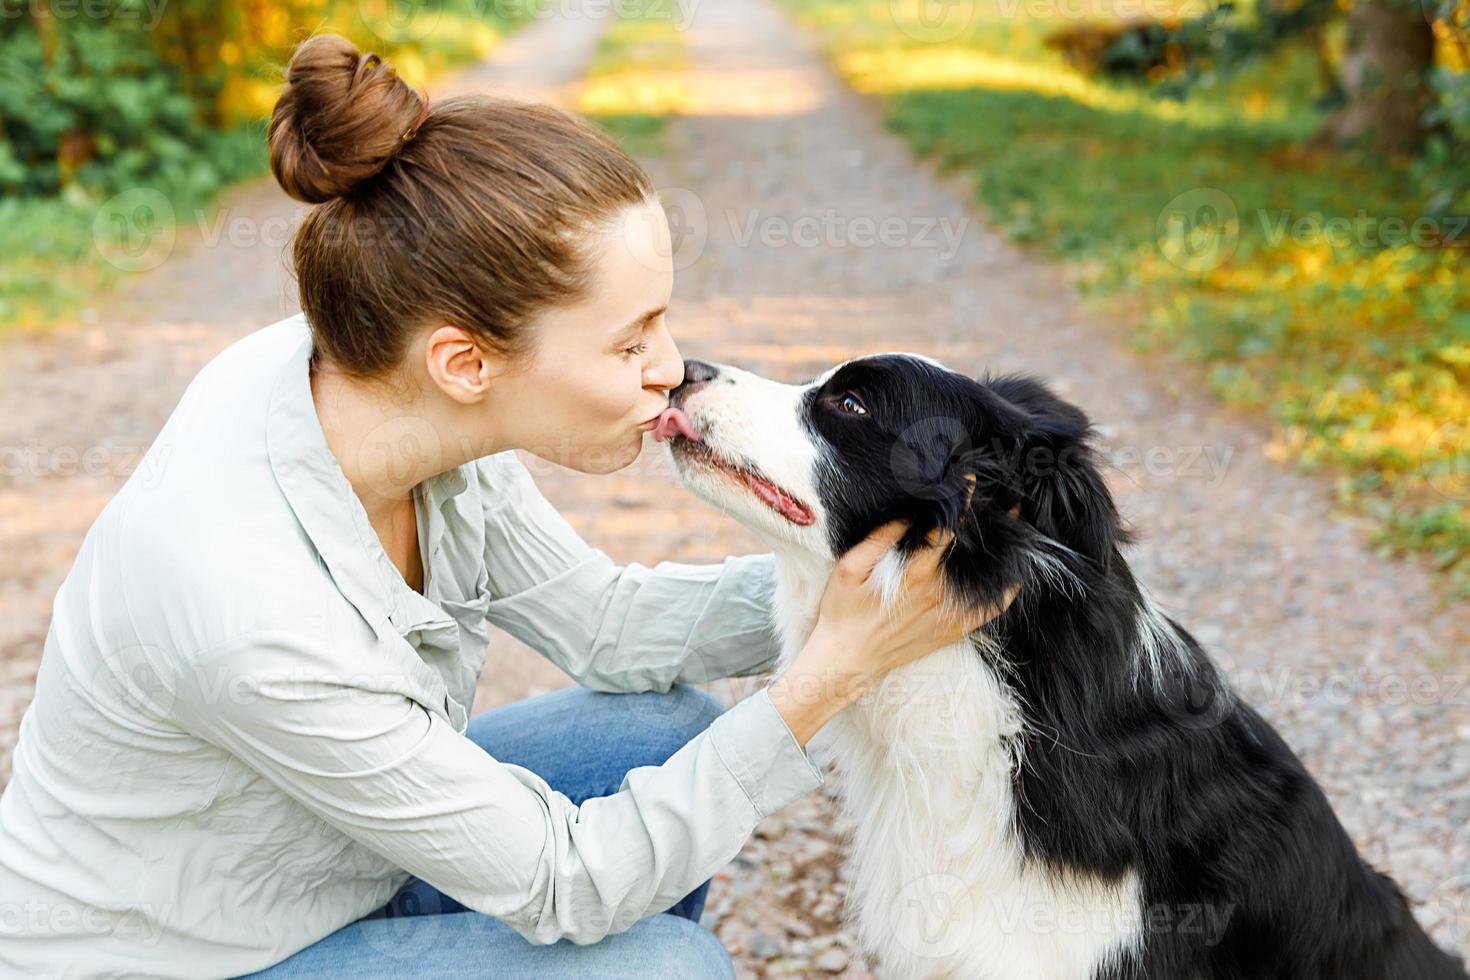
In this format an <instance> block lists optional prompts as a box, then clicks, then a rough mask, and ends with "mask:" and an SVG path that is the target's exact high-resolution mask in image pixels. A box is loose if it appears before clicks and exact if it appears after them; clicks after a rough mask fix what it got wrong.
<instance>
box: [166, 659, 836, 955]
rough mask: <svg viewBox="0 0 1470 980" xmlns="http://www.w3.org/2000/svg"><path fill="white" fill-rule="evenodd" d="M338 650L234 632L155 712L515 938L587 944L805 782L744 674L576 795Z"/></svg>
mask: <svg viewBox="0 0 1470 980" xmlns="http://www.w3.org/2000/svg"><path fill="white" fill-rule="evenodd" d="M368 654H369V651H364V654H363V658H357V659H356V660H355V662H356V663H357V664H359V665H361V664H362V663H365V662H369V661H367V660H366V657H367V656H368ZM342 655H343V651H341V650H333V649H330V648H329V645H328V644H327V642H326V641H322V640H317V639H315V638H312V637H310V636H305V635H301V634H299V633H297V632H294V631H293V632H287V631H280V630H269V631H258V632H253V633H250V634H248V635H246V636H245V637H243V638H241V639H240V640H238V641H236V642H233V643H231V644H229V645H227V646H224V647H221V648H218V649H215V650H211V651H208V652H206V653H203V654H199V655H196V656H194V657H193V658H191V659H190V660H189V661H188V662H187V664H186V665H185V668H184V669H182V670H181V671H180V672H179V674H178V676H177V677H176V679H175V683H174V685H173V690H174V698H173V702H172V712H173V714H174V717H175V720H176V721H177V722H178V723H179V724H181V725H182V726H183V727H184V728H185V729H187V730H188V731H190V732H191V733H193V734H194V735H196V736H197V737H199V738H202V739H205V740H207V741H209V742H211V743H213V744H215V745H217V746H219V747H220V748H222V749H224V750H225V751H227V752H230V753H232V754H233V755H235V756H236V757H238V758H239V759H241V760H242V761H243V762H244V763H245V764H247V765H248V766H250V767H251V768H253V769H254V770H255V771H257V772H259V773H260V774H261V775H262V776H264V777H265V778H266V779H268V780H269V781H270V782H271V783H273V784H275V785H276V786H277V787H279V788H280V789H281V790H282V791H283V792H285V793H286V794H288V795H289V796H291V797H292V798H293V799H295V800H296V801H297V802H299V803H300V804H301V805H302V806H303V807H305V808H306V809H308V810H309V811H311V812H312V813H314V814H315V815H316V816H318V817H320V818H321V819H322V820H324V821H326V822H327V823H329V824H331V825H332V826H334V827H336V828H337V829H338V830H340V831H341V832H342V833H344V834H346V835H348V836H349V837H351V838H353V839H355V840H357V841H360V842H361V843H363V844H364V845H366V846H367V847H369V848H371V849H373V850H374V851H376V852H377V853H379V854H381V855H382V856H383V857H385V858H387V859H388V860H390V861H392V862H393V863H394V864H396V865H397V866H399V867H401V868H403V869H404V870H406V871H408V872H410V873H412V874H414V875H416V876H418V877H419V878H422V879H423V880H425V881H427V882H429V883H430V884H431V885H433V886H434V887H436V888H438V889H439V890H441V891H443V892H444V893H445V894H447V895H450V896H451V897H453V898H455V899H458V900H459V901H460V902H462V903H464V904H465V905H466V906H467V907H469V908H471V909H475V910H477V911H479V912H483V913H485V914H487V915H493V916H495V917H497V918H499V919H501V920H502V921H504V922H505V923H506V924H507V925H509V926H510V927H511V928H512V929H514V930H515V931H516V932H518V933H519V934H520V935H522V936H523V937H525V938H526V939H527V940H528V941H530V942H532V943H538V944H544V943H552V942H556V941H557V940H560V939H569V940H571V941H572V942H575V943H578V944H584V943H591V942H596V941H597V940H598V939H601V938H602V937H604V936H606V935H608V934H609V933H615V932H621V931H622V930H624V929H626V928H628V927H629V926H630V925H632V924H633V923H634V922H636V921H638V920H639V919H640V918H642V917H644V916H646V915H650V914H653V913H655V912H660V911H663V910H664V909H667V908H669V907H670V906H672V905H673V904H674V903H675V902H677V901H679V899H681V898H682V897H683V896H684V895H686V894H688V893H689V892H690V891H692V890H693V889H694V888H695V887H696V886H698V885H699V884H700V883H701V882H703V881H705V880H706V879H708V878H709V877H710V876H711V875H713V874H714V873H715V872H716V871H718V870H719V869H720V868H721V867H723V866H724V865H725V864H727V863H728V862H729V861H730V860H731V859H733V858H734V857H735V855H736V854H737V853H738V852H739V850H740V848H741V846H742V844H743V843H744V842H745V841H746V839H747V838H748V837H749V836H750V834H751V832H752V831H753V830H754V829H755V825H756V824H757V823H758V822H759V821H760V820H761V819H762V818H763V817H765V816H766V815H768V814H770V813H772V812H774V811H776V810H778V809H780V808H782V807H784V806H786V805H787V804H788V803H790V802H791V801H792V800H795V799H797V798H798V797H800V796H802V795H804V794H805V793H807V792H809V791H810V790H812V789H814V788H816V787H817V786H819V785H820V784H821V783H822V780H823V776H822V772H821V770H820V768H819V767H818V766H817V765H816V764H815V763H814V762H813V760H812V759H811V757H810V756H809V755H808V754H807V753H806V751H805V750H804V749H803V748H802V747H801V746H800V745H799V744H798V743H797V741H796V739H795V737H794V736H793V735H792V734H791V730H790V728H789V727H787V725H786V722H785V720H784V719H783V718H782V717H781V715H780V714H779V713H778V712H777V711H776V708H775V706H774V705H773V704H772V703H771V700H770V696H769V694H768V693H767V690H766V688H764V687H762V688H761V689H760V690H758V691H757V692H755V693H754V694H752V695H750V696H749V697H747V698H745V699H744V700H743V701H740V702H739V703H738V704H736V705H735V706H734V707H732V708H730V709H729V710H728V711H726V712H725V713H724V714H722V715H720V716H719V717H718V718H716V719H715V720H714V722H712V723H711V724H710V726H709V727H708V728H707V729H705V730H704V731H703V732H701V733H700V734H699V735H697V736H695V738H693V739H692V740H691V741H689V742H688V743H686V744H685V745H684V746H682V747H681V748H680V749H679V750H678V751H677V752H675V753H674V754H673V755H672V756H671V757H670V758H669V759H668V760H667V761H665V762H664V763H663V764H662V765H659V766H643V767H639V768H636V769H633V770H630V771H629V772H628V773H627V775H626V776H625V778H624V779H623V782H622V784H621V786H620V787H619V789H618V791H617V792H616V793H613V794H611V795H609V796H604V797H597V798H593V799H589V800H586V801H585V802H583V803H582V804H581V805H580V806H577V805H576V804H574V803H572V801H571V800H570V799H569V798H568V797H567V796H566V795H564V794H563V793H561V792H559V791H557V790H555V789H552V788H551V787H550V786H549V785H548V784H547V783H546V782H545V780H543V779H542V778H541V777H540V776H538V775H536V774H535V773H533V772H531V771H530V770H528V769H525V768H524V767H521V766H517V765H513V764H510V763H502V762H499V761H497V760H496V759H494V758H493V757H491V756H490V755H489V754H488V753H486V752H485V751H484V749H482V748H480V747H479V746H478V745H476V744H475V743H474V742H472V741H470V740H469V739H468V738H466V737H465V736H464V735H462V734H460V733H458V732H456V731H455V730H454V729H453V728H452V727H451V726H450V725H449V724H448V722H446V721H445V720H444V718H443V717H442V716H441V715H438V714H436V713H433V712H431V711H429V710H427V708H426V707H425V706H424V705H421V704H419V703H418V702H416V701H414V700H413V699H411V698H409V697H407V696H405V695H403V694H401V693H396V692H395V691H393V690H391V687H392V685H391V684H390V683H384V682H385V681H387V680H388V678H386V677H381V676H380V677H377V678H373V675H372V672H371V671H370V670H363V669H361V668H360V666H359V669H357V670H355V671H353V672H352V673H351V674H350V675H347V674H344V673H343V671H342V670H341V669H340V668H338V667H335V666H334V665H335V664H341V663H343V660H342Z"/></svg>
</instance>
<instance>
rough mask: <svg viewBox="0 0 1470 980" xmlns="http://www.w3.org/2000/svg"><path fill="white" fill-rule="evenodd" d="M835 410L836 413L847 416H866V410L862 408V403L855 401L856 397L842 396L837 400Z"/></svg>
mask: <svg viewBox="0 0 1470 980" xmlns="http://www.w3.org/2000/svg"><path fill="white" fill-rule="evenodd" d="M837 409H838V411H841V412H846V413H847V414H848V415H867V414H868V410H867V409H866V408H864V407H863V403H862V402H860V401H858V400H857V396H856V395H843V396H842V397H841V398H840V399H838V402H837Z"/></svg>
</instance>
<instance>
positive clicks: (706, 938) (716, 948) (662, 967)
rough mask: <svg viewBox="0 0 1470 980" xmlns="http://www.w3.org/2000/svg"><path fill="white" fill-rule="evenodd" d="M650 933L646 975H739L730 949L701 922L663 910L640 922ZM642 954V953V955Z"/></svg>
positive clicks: (719, 979)
mask: <svg viewBox="0 0 1470 980" xmlns="http://www.w3.org/2000/svg"><path fill="white" fill-rule="evenodd" d="M638 925H639V926H640V927H643V930H642V931H644V932H645V933H646V936H645V937H644V938H645V939H646V942H647V945H646V946H644V947H643V948H644V949H645V950H646V957H647V959H646V962H644V963H643V964H642V967H641V968H642V969H643V971H644V972H643V973H642V975H643V976H646V977H650V978H664V977H669V978H673V977H678V978H680V980H684V978H686V977H688V978H695V977H697V978H700V980H706V978H708V980H728V978H732V977H734V976H735V966H734V964H733V962H732V961H731V959H730V951H729V950H727V949H725V946H724V944H723V943H721V942H720V940H719V937H718V936H716V935H715V934H714V933H712V932H710V931H709V930H708V929H706V928H705V927H704V926H702V925H700V924H699V923H697V922H691V921H690V920H688V919H684V918H680V917H679V916H676V915H669V914H667V913H659V914H658V915H653V916H649V917H648V918H647V919H644V920H643V921H642V922H640V923H639V924H638ZM640 958H641V957H640Z"/></svg>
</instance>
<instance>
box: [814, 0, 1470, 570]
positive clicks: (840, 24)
mask: <svg viewBox="0 0 1470 980" xmlns="http://www.w3.org/2000/svg"><path fill="white" fill-rule="evenodd" d="M786 2H787V3H788V5H789V6H791V7H792V8H793V9H794V11H795V12H796V14H797V15H798V17H799V19H800V20H801V21H803V22H804V23H806V24H807V25H809V26H811V27H813V28H814V29H815V30H816V31H817V33H818V36H819V37H820V38H822V40H823V42H824V44H825V45H826V46H827V48H828V50H829V52H830V54H831V55H832V57H833V58H834V59H835V61H836V63H837V65H838V66H839V68H840V69H841V71H842V72H843V73H844V74H845V75H846V76H847V77H848V79H849V80H851V81H852V83H853V84H854V85H855V86H856V87H858V88H859V89H861V90H864V91H867V92H871V93H874V94H875V95H877V96H879V97H880V98H882V99H883V101H884V102H885V105H886V112H887V119H888V122H889V124H890V126H891V127H892V128H894V129H895V130H896V131H898V132H899V133H901V134H902V135H904V136H905V137H906V138H907V139H908V140H909V142H910V143H911V144H912V145H913V146H914V148H915V149H916V151H917V152H919V153H920V154H922V155H926V156H932V157H934V158H936V159H937V160H938V161H939V162H940V164H941V165H942V166H944V167H946V168H961V169H964V170H967V171H970V172H973V173H975V174H976V175H977V176H978V178H979V180H978V194H979V197H980V200H981V201H982V202H983V203H984V205H985V206H986V208H987V210H988V212H989V214H990V215H991V218H992V221H993V222H994V223H995V224H997V225H999V226H1000V227H1002V228H1003V229H1005V230H1006V231H1007V232H1009V233H1010V235H1011V236H1012V237H1014V238H1016V239H1019V240H1022V241H1026V242H1034V243H1036V244H1037V245H1038V246H1039V247H1041V248H1043V249H1045V250H1047V251H1048V252H1051V253H1053V254H1056V255H1059V256H1062V257H1065V258H1067V259H1069V260H1071V262H1072V263H1073V266H1074V268H1075V269H1076V271H1077V274H1078V277H1079V280H1080V281H1081V283H1082V284H1083V286H1084V287H1085V288H1086V290H1087V291H1088V293H1089V294H1090V295H1091V296H1092V297H1094V299H1095V300H1096V301H1097V302H1099V303H1101V304H1103V305H1105V306H1107V307H1110V308H1116V309H1119V310H1126V311H1128V312H1129V313H1133V312H1135V311H1139V316H1138V317H1137V319H1138V320H1139V322H1140V326H1139V329H1138V331H1137V333H1136V334H1135V340H1136V342H1137V343H1138V344H1139V345H1140V346H1143V347H1150V348H1160V349H1166V350H1169V351H1172V352H1174V354H1176V355H1177V356H1178V357H1180V358H1182V359H1185V360H1187V361H1191V362H1197V363H1200V364H1202V365H1203V371H1202V372H1201V374H1202V380H1204V381H1205V382H1206V383H1208V384H1210V385H1211V386H1212V387H1213V388H1214V389H1215V390H1216V391H1217V392H1218V393H1219V394H1220V395H1222V396H1223V397H1225V398H1226V399H1227V400H1230V401H1232V402H1234V403H1237V404H1240V405H1242V406H1245V407H1249V408H1252V409H1257V410H1264V411H1267V412H1269V413H1270V414H1271V415H1272V416H1273V417H1274V419H1275V420H1276V422H1277V438H1276V439H1275V440H1274V443H1273V451H1274V452H1276V453H1278V454H1279V455H1281V456H1282V457H1283V458H1290V459H1294V460H1296V461H1297V462H1298V463H1299V464H1300V465H1303V466H1307V467H1310V468H1320V469H1324V470H1325V471H1327V472H1329V473H1332V474H1335V476H1336V480H1337V486H1338V488H1339V491H1340V495H1341V499H1342V500H1343V501H1344V502H1345V503H1347V504H1349V505H1351V506H1353V507H1355V508H1358V509H1360V510H1361V511H1362V512H1364V513H1367V514H1369V515H1372V516H1375V517H1376V518H1377V519H1378V521H1379V527H1380V528H1381V529H1382V530H1381V537H1380V540H1381V541H1382V542H1383V543H1384V544H1385V546H1386V547H1389V548H1391V549H1400V548H1402V549H1412V550H1414V551H1417V552H1420V553H1423V554H1426V555H1428V556H1429V557H1431V558H1432V559H1433V560H1434V561H1435V562H1436V563H1437V564H1438V565H1440V566H1441V567H1442V568H1444V569H1446V570H1447V571H1448V572H1449V573H1450V578H1451V579H1452V580H1455V579H1456V578H1457V577H1458V578H1457V580H1458V581H1459V583H1460V587H1462V588H1464V587H1470V278H1467V276H1466V271H1467V269H1466V261H1465V260H1466V257H1467V252H1470V227H1465V226H1464V221H1462V220H1461V219H1459V218H1456V217H1454V216H1449V217H1445V216H1443V215H1436V214H1435V213H1433V212H1430V211H1429V210H1427V208H1426V206H1425V202H1424V200H1423V195H1422V192H1421V191H1420V190H1419V188H1420V186H1421V185H1420V183H1419V181H1418V179H1417V174H1418V171H1419V168H1422V167H1427V166H1434V165H1435V162H1434V161H1433V160H1431V159H1430V158H1429V157H1428V156H1426V158H1425V159H1424V160H1420V161H1386V160H1383V159H1381V158H1376V157H1372V156H1368V155H1366V154H1362V153H1351V152H1341V151H1329V150H1326V149H1321V148H1312V147H1310V146H1306V145H1304V143H1305V141H1306V140H1307V139H1308V137H1310V136H1311V134H1312V133H1314V132H1315V131H1316V129H1317V126H1318V125H1319V122H1320V111H1319V109H1318V107H1317V105H1316V104H1315V98H1316V95H1317V93H1318V92H1319V87H1318V84H1317V66H1316V64H1315V60H1314V58H1313V56H1312V54H1311V52H1309V51H1306V50H1303V49H1301V48H1298V47H1292V46H1286V47H1280V48H1277V49H1276V50H1274V51H1271V52H1264V53H1262V55H1261V57H1260V60H1259V62H1258V63H1257V64H1256V65H1255V66H1254V67H1252V68H1249V69H1244V70H1242V71H1240V72H1237V73H1233V74H1231V75H1230V76H1228V77H1224V78H1221V79H1218V80H1217V81H1216V83H1215V84H1213V85H1211V86H1209V87H1201V88H1197V89H1196V90H1195V91H1194V92H1193V93H1192V94H1191V96H1190V98H1189V99H1187V100H1183V101H1171V100H1160V99H1157V98H1154V97H1153V96H1152V95H1151V94H1150V93H1149V92H1148V91H1146V90H1145V89H1143V88H1141V87H1140V86H1137V85H1134V84H1122V83H1117V82H1114V81H1109V80H1106V79H1103V78H1096V77H1088V76H1084V75H1081V74H1079V73H1078V72H1076V71H1073V70H1072V69H1070V68H1068V67H1067V66H1066V65H1065V64H1064V63H1063V62H1062V60H1061V59H1060V57H1058V56H1057V55H1055V54H1054V53H1052V52H1050V51H1048V50H1047V49H1046V48H1045V46H1044V44H1043V39H1044V38H1045V36H1046V35H1047V33H1048V32H1049V31H1050V30H1052V29H1054V27H1055V22H1054V21H1053V20H1048V19H1047V18H1044V17H1040V16H1036V17H1031V16H1026V15H1025V14H1019V15H1017V16H1011V17H1005V16H1000V15H999V14H997V15H995V16H992V17H989V18H985V17H978V16H977V18H976V19H974V20H972V21H971V22H969V23H967V24H965V25H964V27H963V29H962V30H953V31H950V32H948V36H945V37H943V38H942V39H935V34H934V31H933V26H932V25H933V21H932V18H931V20H930V22H928V26H926V24H925V22H923V21H922V20H921V19H920V18H921V17H922V13H923V10H922V0H916V2H912V3H911V2H908V0H893V2H892V3H889V2H886V0H786ZM1439 165H1441V166H1452V165H1453V164H1451V163H1448V162H1444V161H1441V163H1440V164H1439ZM1451 210H1453V209H1451ZM1458 210H1459V213H1460V214H1461V215H1465V214H1470V209H1467V208H1466V207H1464V202H1460V205H1459V207H1458Z"/></svg>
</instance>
